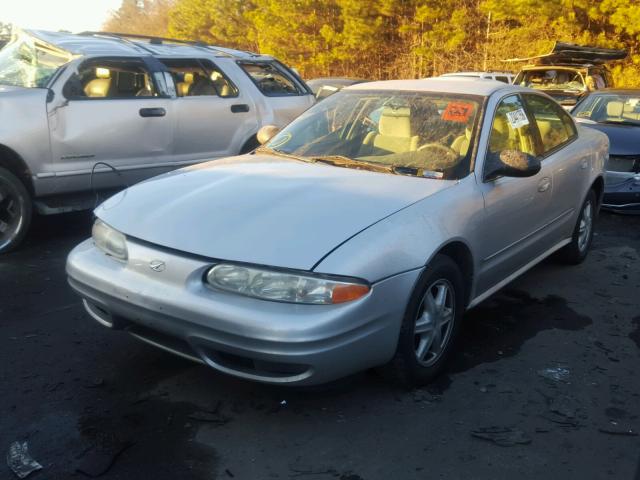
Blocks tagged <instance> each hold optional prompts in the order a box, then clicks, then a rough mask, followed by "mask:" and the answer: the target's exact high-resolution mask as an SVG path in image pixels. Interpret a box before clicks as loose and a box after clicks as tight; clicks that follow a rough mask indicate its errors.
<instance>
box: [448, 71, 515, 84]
mask: <svg viewBox="0 0 640 480" xmlns="http://www.w3.org/2000/svg"><path fill="white" fill-rule="evenodd" d="M440 76H441V77H466V78H481V79H484V80H497V81H498V82H502V83H509V84H511V83H513V79H514V78H515V75H514V74H513V73H509V72H455V73H445V74H443V75H440Z"/></svg>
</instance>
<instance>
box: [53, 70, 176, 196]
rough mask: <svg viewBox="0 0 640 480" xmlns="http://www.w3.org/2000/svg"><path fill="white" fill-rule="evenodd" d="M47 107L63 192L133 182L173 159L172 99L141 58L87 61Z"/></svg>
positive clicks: (118, 185) (54, 155) (57, 170)
mask: <svg viewBox="0 0 640 480" xmlns="http://www.w3.org/2000/svg"><path fill="white" fill-rule="evenodd" d="M48 111H49V130H50V134H51V149H52V152H53V160H54V162H55V164H56V177H57V185H58V188H59V189H60V190H61V191H65V192H69V191H74V190H75V191H82V190H88V189H89V187H90V184H92V186H93V187H94V188H96V189H103V188H112V187H120V186H126V185H130V184H132V183H135V182H137V181H140V180H142V179H144V178H148V177H150V176H152V175H154V174H157V173H160V172H161V171H163V170H165V169H166V167H163V165H165V164H166V163H168V162H169V161H170V160H171V154H172V141H173V130H174V126H173V123H174V118H173V112H172V99H171V98H165V97H164V96H160V93H159V92H158V87H157V83H156V81H155V80H154V77H153V75H152V72H151V71H150V69H149V67H148V66H147V63H146V62H145V61H143V59H141V58H132V57H123V58H114V57H109V58H95V59H90V60H87V61H85V62H83V63H82V64H81V65H80V66H79V67H78V69H77V71H75V72H73V73H72V74H71V75H70V76H69V78H68V79H67V80H66V82H65V84H64V87H63V88H62V90H61V91H60V92H57V95H56V97H55V99H54V101H53V102H51V103H50V104H49V105H48ZM100 162H102V163H100ZM114 169H116V170H117V171H118V173H114V171H113V170H114ZM92 170H93V172H94V174H93V175H91V172H92ZM90 177H92V178H90Z"/></svg>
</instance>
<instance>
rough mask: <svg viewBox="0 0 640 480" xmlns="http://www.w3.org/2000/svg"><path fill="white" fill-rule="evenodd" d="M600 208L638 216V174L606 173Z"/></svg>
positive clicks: (639, 179)
mask: <svg viewBox="0 0 640 480" xmlns="http://www.w3.org/2000/svg"><path fill="white" fill-rule="evenodd" d="M602 208H604V209H607V210H612V211H615V212H620V213H638V214H640V174H622V173H618V172H607V182H606V185H605V187H604V198H603V201H602Z"/></svg>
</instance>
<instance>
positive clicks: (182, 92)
mask: <svg viewBox="0 0 640 480" xmlns="http://www.w3.org/2000/svg"><path fill="white" fill-rule="evenodd" d="M191 85H193V73H191V72H186V73H184V77H183V81H182V82H178V83H177V84H176V90H177V92H178V96H179V97H186V96H187V95H189V90H190V89H191Z"/></svg>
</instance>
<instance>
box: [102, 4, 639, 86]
mask: <svg viewBox="0 0 640 480" xmlns="http://www.w3.org/2000/svg"><path fill="white" fill-rule="evenodd" d="M104 29H105V30H106V31H112V32H122V33H144V34H149V35H157V36H168V37H172V38H177V39H183V40H200V41H204V42H207V43H213V44H217V45H220V46H226V47H230V48H237V49H241V50H250V51H258V52H261V53H267V54H271V55H274V56H276V57H278V58H279V59H281V60H282V61H284V62H285V63H287V64H289V65H292V66H294V67H296V68H297V69H298V70H299V71H300V72H301V74H302V75H303V76H304V77H305V78H311V77H315V76H334V75H335V76H351V77H359V78H365V79H387V78H421V77H427V76H432V75H439V74H441V73H445V72H452V71H461V70H487V69H492V70H512V71H516V70H517V69H518V68H519V65H518V64H510V63H505V62H504V61H503V60H505V59H508V58H514V57H519V58H521V57H528V56H532V55H539V54H542V53H546V52H548V51H549V50H550V49H551V47H552V46H553V43H554V41H555V40H562V41H567V42H573V43H579V44H585V45H597V46H602V47H616V48H625V49H627V50H628V51H629V56H628V58H627V59H626V60H625V61H623V62H619V63H617V64H615V65H613V66H612V68H611V69H612V73H613V76H614V79H615V81H616V84H617V85H621V86H622V85H626V86H640V4H639V3H638V0H510V1H508V2H506V1H504V0H369V1H363V0H288V1H284V0H123V2H122V6H121V7H120V9H119V10H117V11H116V12H114V14H113V15H112V17H111V18H110V19H109V20H108V21H107V22H106V24H105V25H104Z"/></svg>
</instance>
